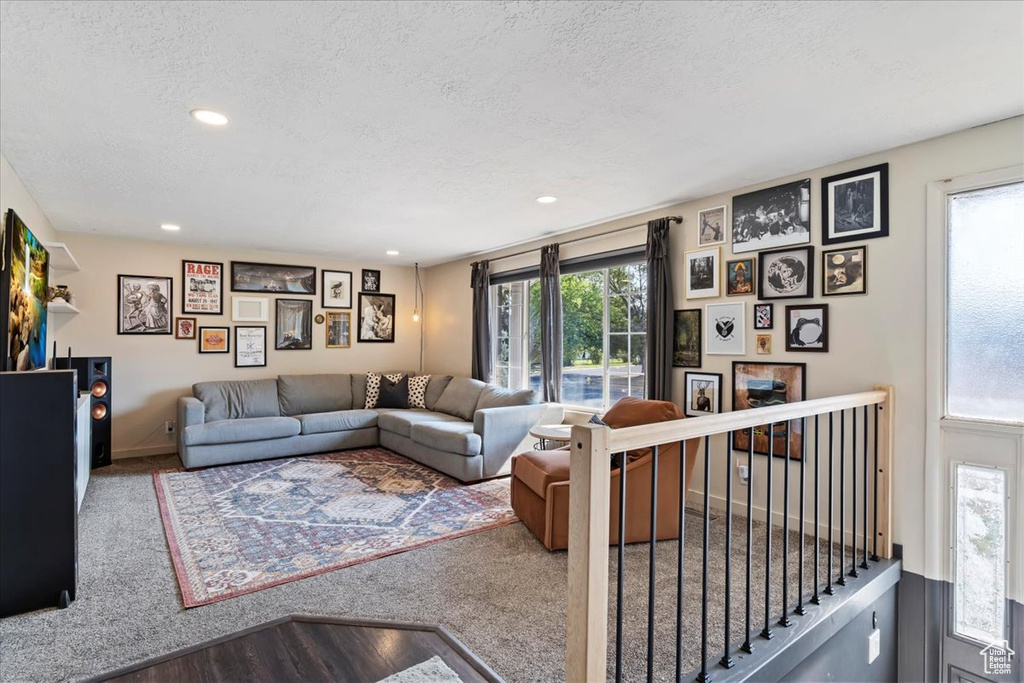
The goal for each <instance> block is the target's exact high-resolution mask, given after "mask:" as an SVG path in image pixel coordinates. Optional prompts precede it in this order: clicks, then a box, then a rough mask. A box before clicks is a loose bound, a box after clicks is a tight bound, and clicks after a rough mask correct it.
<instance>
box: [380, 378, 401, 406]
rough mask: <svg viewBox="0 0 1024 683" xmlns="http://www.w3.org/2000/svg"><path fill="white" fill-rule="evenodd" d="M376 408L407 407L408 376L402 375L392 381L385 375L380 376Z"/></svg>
mask: <svg viewBox="0 0 1024 683" xmlns="http://www.w3.org/2000/svg"><path fill="white" fill-rule="evenodd" d="M377 407H378V408H408V407H409V376H408V375H402V379H400V380H398V381H397V382H392V381H391V380H390V379H388V378H387V376H386V375H385V376H383V377H381V378H380V397H379V398H377Z"/></svg>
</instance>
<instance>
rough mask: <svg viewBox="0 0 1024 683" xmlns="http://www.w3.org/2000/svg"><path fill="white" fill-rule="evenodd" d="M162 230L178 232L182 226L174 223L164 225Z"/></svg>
mask: <svg viewBox="0 0 1024 683" xmlns="http://www.w3.org/2000/svg"><path fill="white" fill-rule="evenodd" d="M160 228H161V229H163V230H166V231H168V232H178V231H179V230H181V226H180V225H175V224H174V223H164V224H163V225H161V226H160Z"/></svg>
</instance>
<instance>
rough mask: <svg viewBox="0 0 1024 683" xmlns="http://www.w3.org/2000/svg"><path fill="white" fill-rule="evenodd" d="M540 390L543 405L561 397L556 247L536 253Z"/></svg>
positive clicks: (560, 292) (560, 318)
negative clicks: (537, 254)
mask: <svg viewBox="0 0 1024 683" xmlns="http://www.w3.org/2000/svg"><path fill="white" fill-rule="evenodd" d="M540 373H541V375H540V377H541V381H540V389H541V395H542V398H543V399H544V400H545V401H553V402H555V403H557V402H558V401H559V398H560V397H561V395H562V280H561V272H560V269H559V266H558V245H557V244H549V245H547V246H546V247H542V248H541V250H540Z"/></svg>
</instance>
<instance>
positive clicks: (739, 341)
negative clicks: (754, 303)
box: [704, 301, 747, 356]
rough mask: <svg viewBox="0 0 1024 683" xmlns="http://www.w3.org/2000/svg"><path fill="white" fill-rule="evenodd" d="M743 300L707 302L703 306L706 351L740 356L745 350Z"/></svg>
mask: <svg viewBox="0 0 1024 683" xmlns="http://www.w3.org/2000/svg"><path fill="white" fill-rule="evenodd" d="M746 310H747V309H746V304H745V303H744V302H742V301H741V302H738V303H727V304H708V305H707V306H705V307H704V321H705V324H704V330H705V337H706V343H705V349H706V351H707V353H708V354H709V355H710V354H718V355H727V356H742V355H743V354H744V353H746V350H747V343H746V342H747V340H746V334H747V327H746V322H745V315H746Z"/></svg>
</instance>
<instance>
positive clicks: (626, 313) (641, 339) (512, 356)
mask: <svg viewBox="0 0 1024 683" xmlns="http://www.w3.org/2000/svg"><path fill="white" fill-rule="evenodd" d="M632 258H633V259H634V262H632V263H622V264H615V265H608V266H605V267H594V268H591V269H584V268H586V262H584V263H582V264H577V265H576V266H575V267H574V266H573V264H572V262H567V264H568V269H571V270H572V271H573V272H569V273H565V274H563V275H562V278H561V284H562V348H563V352H562V353H563V357H562V403H564V404H566V405H570V406H580V407H586V408H591V409H598V410H603V409H605V408H608V407H610V406H611V405H612V404H614V403H615V402H616V401H617V400H619V399H620V398H622V397H623V396H638V397H641V398H642V397H643V396H644V392H645V382H646V374H645V365H646V358H645V356H646V351H647V335H646V329H647V266H646V264H645V263H644V262H643V260H642V257H638V256H636V255H635V254H633V255H632ZM637 259H639V260H637ZM598 263H599V264H600V262H598ZM600 265H603V264H600ZM539 309H540V283H539V282H538V281H537V280H536V279H532V278H528V279H523V280H517V281H513V282H503V283H500V284H494V285H491V310H492V318H491V325H492V328H491V329H492V330H493V334H492V335H491V340H492V341H491V346H492V349H493V361H494V362H493V368H494V377H493V380H492V381H493V382H494V383H495V384H497V385H499V386H503V387H507V388H510V389H522V388H526V387H530V388H532V389H539V388H540V317H539V313H540V310H539Z"/></svg>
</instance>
